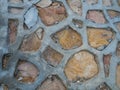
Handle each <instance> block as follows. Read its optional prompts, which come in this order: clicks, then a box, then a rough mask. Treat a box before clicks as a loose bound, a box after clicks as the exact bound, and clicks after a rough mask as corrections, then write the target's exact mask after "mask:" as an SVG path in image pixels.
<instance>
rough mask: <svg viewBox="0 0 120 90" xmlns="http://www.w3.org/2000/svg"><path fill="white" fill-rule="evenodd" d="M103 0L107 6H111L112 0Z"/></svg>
mask: <svg viewBox="0 0 120 90" xmlns="http://www.w3.org/2000/svg"><path fill="white" fill-rule="evenodd" d="M102 2H103V4H104V5H105V6H111V5H112V0H102Z"/></svg>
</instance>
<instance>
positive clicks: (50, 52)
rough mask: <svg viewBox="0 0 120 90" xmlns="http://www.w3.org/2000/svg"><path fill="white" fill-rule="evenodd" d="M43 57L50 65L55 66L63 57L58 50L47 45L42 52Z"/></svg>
mask: <svg viewBox="0 0 120 90" xmlns="http://www.w3.org/2000/svg"><path fill="white" fill-rule="evenodd" d="M43 58H44V59H45V60H46V61H47V62H48V63H49V64H50V65H52V66H57V65H58V64H59V63H60V61H61V60H62V58H63V55H62V54H61V53H59V52H58V51H56V50H54V49H53V48H51V47H50V46H48V47H47V48H46V49H45V51H44V52H43Z"/></svg>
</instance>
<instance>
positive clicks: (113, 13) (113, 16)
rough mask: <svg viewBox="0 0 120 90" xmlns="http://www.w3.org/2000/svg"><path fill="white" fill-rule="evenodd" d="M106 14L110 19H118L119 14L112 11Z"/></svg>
mask: <svg viewBox="0 0 120 90" xmlns="http://www.w3.org/2000/svg"><path fill="white" fill-rule="evenodd" d="M108 14H109V16H110V17H111V18H115V17H120V12H118V11H114V10H108Z"/></svg>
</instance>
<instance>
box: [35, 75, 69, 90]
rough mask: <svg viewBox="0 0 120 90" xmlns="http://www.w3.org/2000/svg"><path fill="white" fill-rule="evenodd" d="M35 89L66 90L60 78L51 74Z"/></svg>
mask: <svg viewBox="0 0 120 90" xmlns="http://www.w3.org/2000/svg"><path fill="white" fill-rule="evenodd" d="M37 90H67V88H66V87H65V85H64V84H63V82H62V81H61V79H60V78H59V77H58V76H56V75H53V76H51V77H48V78H47V79H46V80H45V81H44V82H43V83H42V85H41V86H39V87H38V88H37Z"/></svg>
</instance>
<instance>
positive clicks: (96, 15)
mask: <svg viewBox="0 0 120 90" xmlns="http://www.w3.org/2000/svg"><path fill="white" fill-rule="evenodd" d="M87 19H88V20H90V21H92V22H95V23H98V24H104V23H106V19H105V17H104V15H103V12H101V11H94V10H91V11H88V13H87Z"/></svg>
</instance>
